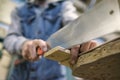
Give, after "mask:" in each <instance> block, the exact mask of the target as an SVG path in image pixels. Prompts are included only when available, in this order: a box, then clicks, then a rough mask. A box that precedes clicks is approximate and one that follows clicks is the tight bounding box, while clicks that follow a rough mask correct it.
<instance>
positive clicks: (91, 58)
mask: <svg viewBox="0 0 120 80" xmlns="http://www.w3.org/2000/svg"><path fill="white" fill-rule="evenodd" d="M44 56H45V57H46V58H48V59H51V60H55V61H58V62H60V63H61V64H63V65H65V66H68V67H70V68H71V69H72V71H73V75H74V76H77V77H81V78H86V79H89V80H120V38H117V39H115V40H112V41H110V42H108V43H105V44H103V45H101V46H99V47H97V48H95V49H93V50H90V51H88V52H87V53H84V54H82V55H81V56H80V57H79V58H78V61H77V63H76V64H75V65H74V66H71V65H70V64H69V58H70V53H69V52H65V49H64V48H61V47H56V48H54V49H51V50H50V51H48V52H47V53H45V55H44Z"/></svg>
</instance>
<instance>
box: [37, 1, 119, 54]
mask: <svg viewBox="0 0 120 80" xmlns="http://www.w3.org/2000/svg"><path fill="white" fill-rule="evenodd" d="M116 31H120V11H119V0H114V1H113V0H102V1H101V2H100V3H99V4H97V5H96V6H95V7H94V8H92V9H90V10H89V11H87V12H85V13H84V14H83V15H81V16H80V17H79V18H77V19H76V20H75V21H73V22H71V23H69V24H68V25H66V26H65V27H63V28H62V29H60V30H59V31H57V32H56V33H54V34H53V35H51V36H50V37H49V38H48V40H47V43H48V44H49V46H50V47H51V48H54V47H56V46H61V47H63V48H70V47H72V46H74V45H77V44H82V43H84V42H87V41H89V40H92V39H95V38H98V37H101V36H103V35H106V34H109V33H112V32H116ZM38 54H40V55H41V54H43V51H42V50H40V49H39V50H38Z"/></svg>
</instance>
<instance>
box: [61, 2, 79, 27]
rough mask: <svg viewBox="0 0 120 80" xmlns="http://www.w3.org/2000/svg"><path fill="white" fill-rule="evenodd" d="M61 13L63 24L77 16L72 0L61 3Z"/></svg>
mask: <svg viewBox="0 0 120 80" xmlns="http://www.w3.org/2000/svg"><path fill="white" fill-rule="evenodd" d="M61 14H62V23H63V25H66V24H68V23H69V22H71V21H73V20H75V19H76V18H78V16H79V15H78V13H77V10H76V8H75V6H74V5H73V2H71V1H65V2H63V3H62V9H61Z"/></svg>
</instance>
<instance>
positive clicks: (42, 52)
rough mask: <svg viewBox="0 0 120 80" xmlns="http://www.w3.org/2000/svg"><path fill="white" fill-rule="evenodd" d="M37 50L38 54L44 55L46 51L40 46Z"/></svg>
mask: <svg viewBox="0 0 120 80" xmlns="http://www.w3.org/2000/svg"><path fill="white" fill-rule="evenodd" d="M36 52H37V55H38V56H42V55H43V54H44V51H43V50H42V49H41V48H40V47H39V46H38V47H37V48H36Z"/></svg>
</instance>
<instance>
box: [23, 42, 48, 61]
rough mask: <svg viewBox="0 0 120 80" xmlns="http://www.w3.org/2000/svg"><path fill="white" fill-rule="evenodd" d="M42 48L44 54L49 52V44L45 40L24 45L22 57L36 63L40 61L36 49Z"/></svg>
mask: <svg viewBox="0 0 120 80" xmlns="http://www.w3.org/2000/svg"><path fill="white" fill-rule="evenodd" d="M37 47H40V48H41V49H42V50H43V51H44V52H46V51H47V44H46V42H45V41H43V40H31V41H27V42H25V43H24V45H23V48H22V56H23V57H24V58H25V59H26V60H29V61H36V60H38V59H39V56H38V55H37V52H36V48H37Z"/></svg>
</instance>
